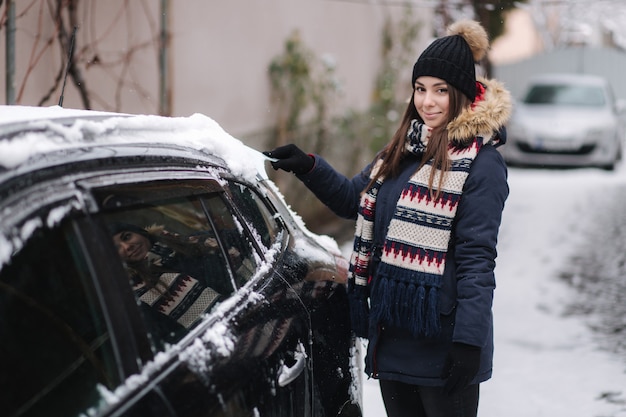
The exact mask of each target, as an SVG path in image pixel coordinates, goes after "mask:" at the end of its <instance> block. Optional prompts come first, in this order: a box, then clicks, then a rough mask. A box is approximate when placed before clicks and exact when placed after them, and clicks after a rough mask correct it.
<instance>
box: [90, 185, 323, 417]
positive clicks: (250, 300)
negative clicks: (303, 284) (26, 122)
mask: <svg viewBox="0 0 626 417" xmlns="http://www.w3.org/2000/svg"><path fill="white" fill-rule="evenodd" d="M159 175H160V176H162V177H161V179H156V178H153V179H152V181H146V182H132V180H130V179H129V178H128V177H126V178H124V179H122V178H120V177H111V178H109V179H108V180H107V181H109V182H111V183H114V184H115V185H113V186H101V183H102V182H103V180H102V178H99V179H98V181H97V182H98V184H100V185H98V186H94V184H93V183H92V184H90V183H89V181H83V182H82V183H81V187H83V188H86V189H89V190H90V193H91V194H92V196H93V198H94V200H95V204H96V205H97V206H98V213H97V214H95V215H94V216H93V217H94V221H95V222H96V223H97V226H96V229H98V230H94V231H93V234H94V235H99V236H100V238H99V240H101V242H105V241H107V240H108V239H111V235H112V234H114V233H115V235H117V233H116V232H117V230H119V229H118V227H117V225H118V224H119V223H125V224H128V223H132V224H134V225H135V226H137V225H139V226H140V227H142V228H144V229H149V231H150V233H151V239H154V240H161V239H163V242H165V243H164V244H167V245H170V246H174V245H178V246H176V247H177V250H176V251H175V252H177V254H182V253H185V254H187V253H189V254H190V255H189V256H187V257H186V259H185V261H186V262H187V261H189V262H188V263H189V264H190V265H191V267H190V269H187V270H186V272H185V276H188V277H190V278H193V279H194V280H196V281H198V282H199V283H200V284H202V285H204V286H205V287H210V288H211V289H212V290H214V292H215V293H218V294H219V296H218V297H217V298H216V299H215V301H214V302H212V303H210V305H206V306H204V307H202V308H199V309H197V312H199V313H198V314H197V317H196V320H184V321H181V320H180V317H187V316H188V314H187V313H185V314H181V315H180V316H179V315H175V314H173V313H172V314H169V317H165V316H166V315H165V314H162V313H163V310H164V309H161V311H159V312H155V311H154V309H151V308H150V307H149V306H148V304H149V303H148V302H146V299H145V297H144V296H145V293H144V294H142V295H138V299H137V305H138V307H139V310H140V313H139V314H140V316H141V317H142V320H143V321H144V325H145V328H146V329H147V334H145V335H141V334H138V335H137V338H138V339H141V338H142V337H143V338H144V339H145V340H147V343H148V344H149V346H150V349H149V350H147V351H143V352H142V356H141V357H140V358H138V359H139V360H140V361H141V362H142V367H141V369H140V370H139V376H138V379H141V380H150V381H158V388H159V392H160V393H163V395H164V396H165V397H166V398H167V400H168V402H169V406H170V407H171V409H172V410H174V411H175V412H176V414H177V415H178V416H181V417H182V416H247V415H249V416H255V415H258V414H259V413H260V414H261V415H264V416H312V415H316V414H315V410H314V404H313V402H312V369H311V362H310V358H311V355H310V349H311V343H312V340H311V332H310V317H309V313H308V311H307V310H306V308H305V307H304V305H303V303H302V300H300V298H299V296H298V294H297V293H296V291H295V290H294V289H293V288H292V287H291V285H290V283H289V282H288V281H287V280H285V279H283V277H282V273H278V271H277V270H276V269H277V268H291V271H289V272H288V273H289V274H290V275H294V274H296V275H297V274H301V278H303V277H304V274H305V273H306V271H305V270H302V271H298V269H297V265H298V264H297V263H293V264H291V265H290V264H289V263H286V264H285V259H289V258H290V257H293V254H289V253H283V252H284V250H285V248H286V247H287V245H286V243H287V242H288V240H289V236H288V235H287V232H286V230H285V229H284V228H281V225H280V223H279V222H278V221H277V218H276V215H275V213H260V214H259V215H260V216H261V217H262V218H263V219H265V221H264V223H263V225H264V227H259V226H258V224H259V222H256V223H257V226H255V225H254V224H252V222H250V221H249V220H247V219H246V218H245V217H243V216H241V215H240V214H241V211H240V209H239V208H235V207H234V206H233V203H234V201H233V200H231V199H229V198H228V197H227V196H226V195H225V192H224V189H223V188H222V185H221V183H220V182H218V181H216V180H214V179H213V180H212V179H209V178H207V179H199V178H197V177H196V178H194V179H189V180H184V179H181V178H178V179H177V180H176V181H170V180H165V179H164V178H168V176H167V173H160V174H159ZM179 175H180V174H179ZM196 175H197V174H196ZM139 177H140V176H139V175H138V176H137V178H139ZM141 177H142V178H145V177H146V175H142V176H141ZM249 209H250V207H248V208H247V209H246V210H249ZM266 209H267V210H269V208H266ZM114 226H115V227H114ZM126 227H128V226H126ZM164 238H167V239H164ZM103 244H104V243H103ZM108 244H109V245H110V247H109V250H112V249H111V247H112V245H113V243H112V242H110V241H109V243H108ZM190 245H191V246H194V248H193V249H188V248H187V247H188V246H190ZM95 246H96V247H97V245H95ZM94 251H95V250H94ZM94 251H92V252H94ZM192 255H194V256H192ZM195 255H197V256H195ZM167 256H169V255H167ZM189 258H193V259H189ZM165 259H166V258H164V257H161V258H159V260H158V262H159V265H165V264H166V261H165ZM168 259H169V258H168ZM106 262H107V263H109V264H116V265H117V267H116V268H115V269H117V270H119V269H120V268H122V265H125V266H126V267H128V262H126V263H125V264H124V263H123V262H122V259H121V258H120V257H119V256H117V257H116V256H113V257H112V258H111V259H109V260H107V261H106ZM174 264H178V263H177V262H174V263H172V265H174ZM181 264H182V262H181ZM177 272H178V271H177ZM111 274H112V275H115V277H111V278H112V279H118V280H119V276H118V275H119V273H118V272H115V271H113V272H111ZM168 274H171V271H168ZM123 277H124V279H125V280H128V276H127V275H123ZM135 284H137V283H136V282H135ZM135 284H133V289H135V288H136V287H137V285H135ZM137 294H138V293H136V295H137ZM142 297H143V298H142ZM155 297H156V298H158V297H159V295H158V294H157V295H156V296H155ZM151 300H153V299H151ZM198 303H199V302H198ZM154 304H156V303H153V305H154ZM161 305H162V304H161ZM205 307H206V308H205ZM175 310H180V309H178V308H172V309H171V311H175ZM168 311H169V310H168ZM165 322H167V323H166V324H164V323H165ZM181 323H184V325H183V326H182V327H181V325H180V324H181ZM137 345H138V346H141V345H142V343H141V342H137Z"/></svg>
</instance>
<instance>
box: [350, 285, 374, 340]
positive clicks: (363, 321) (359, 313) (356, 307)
mask: <svg viewBox="0 0 626 417" xmlns="http://www.w3.org/2000/svg"><path fill="white" fill-rule="evenodd" d="M348 300H349V302H350V323H351V327H352V331H353V332H354V334H355V335H356V336H357V337H362V338H365V339H367V337H368V327H369V316H370V311H369V303H368V301H367V294H366V288H358V287H357V288H353V289H352V291H349V292H348Z"/></svg>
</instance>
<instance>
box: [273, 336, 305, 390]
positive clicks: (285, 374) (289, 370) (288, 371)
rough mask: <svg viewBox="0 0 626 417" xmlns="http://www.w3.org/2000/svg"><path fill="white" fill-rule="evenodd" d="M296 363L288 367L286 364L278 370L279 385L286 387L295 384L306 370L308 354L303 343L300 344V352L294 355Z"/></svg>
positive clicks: (297, 351)
mask: <svg viewBox="0 0 626 417" xmlns="http://www.w3.org/2000/svg"><path fill="white" fill-rule="evenodd" d="M294 359H295V360H296V362H295V363H294V364H293V365H292V366H287V365H286V364H285V363H284V362H283V363H282V364H281V365H280V368H279V369H278V385H279V386H281V387H284V386H286V385H288V384H290V383H291V382H293V381H294V380H295V379H296V378H297V377H298V376H299V375H300V374H301V373H302V371H303V370H304V367H305V365H306V352H305V351H304V346H302V343H299V344H298V350H296V352H295V354H294Z"/></svg>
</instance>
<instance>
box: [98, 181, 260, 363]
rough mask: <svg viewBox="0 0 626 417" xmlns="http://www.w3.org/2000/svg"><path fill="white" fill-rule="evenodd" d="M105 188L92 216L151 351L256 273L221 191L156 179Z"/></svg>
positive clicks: (249, 244) (254, 259) (243, 236)
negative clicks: (114, 256) (122, 275)
mask: <svg viewBox="0 0 626 417" xmlns="http://www.w3.org/2000/svg"><path fill="white" fill-rule="evenodd" d="M107 193H109V194H108V195H106V196H104V197H103V198H102V201H101V205H102V207H103V211H102V213H101V214H100V215H99V216H100V217H101V219H102V220H103V221H104V223H105V225H106V227H107V232H108V233H109V235H110V236H111V242H112V243H113V245H114V246H115V249H116V252H117V253H118V255H119V260H118V261H119V262H122V263H123V266H124V268H125V270H126V272H127V273H128V278H129V282H130V284H131V285H132V288H133V292H134V294H135V297H136V298H137V301H138V305H139V307H140V309H141V311H142V316H143V318H144V321H145V322H146V326H147V328H148V330H149V332H150V336H151V340H152V342H153V345H154V347H155V350H157V351H158V350H163V349H165V348H166V347H167V345H168V344H172V343H176V342H177V341H179V340H180V339H181V338H182V337H184V336H185V335H186V334H187V333H188V332H189V331H190V330H191V329H192V328H194V327H195V326H196V325H197V324H199V323H200V322H201V321H202V319H203V318H204V317H205V315H206V314H209V313H210V312H211V311H212V310H213V309H214V308H215V307H216V306H217V305H219V304H220V303H221V302H222V301H224V300H225V299H227V298H228V297H229V296H230V295H231V294H233V293H234V291H235V290H236V288H238V287H239V286H241V285H243V284H245V282H247V281H248V280H249V279H250V277H252V276H253V275H254V273H255V272H256V270H257V266H258V256H259V255H258V254H257V253H256V251H255V249H254V246H253V244H252V242H251V238H250V237H248V236H247V234H246V233H247V232H246V230H245V229H244V228H243V227H242V226H241V224H240V223H239V221H238V220H237V218H236V217H235V216H234V214H233V210H232V208H231V207H230V206H229V205H228V204H227V200H226V199H225V198H224V196H223V192H218V191H215V192H212V189H211V187H208V188H206V187H203V185H202V184H180V183H178V184H171V183H162V184H147V185H144V186H143V187H142V186H141V185H133V186H130V187H125V188H124V187H118V188H117V189H108V190H107Z"/></svg>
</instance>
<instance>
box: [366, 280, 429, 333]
mask: <svg viewBox="0 0 626 417" xmlns="http://www.w3.org/2000/svg"><path fill="white" fill-rule="evenodd" d="M426 281H431V280H429V279H426V280H418V281H417V282H416V281H404V280H400V279H397V277H392V276H389V275H386V274H379V275H378V276H377V282H376V291H375V299H373V300H372V311H371V312H370V315H371V320H372V321H373V322H376V323H381V324H385V325H389V326H395V327H402V328H405V329H408V330H409V331H410V333H411V335H413V336H414V337H427V338H431V337H435V336H437V335H439V333H440V331H441V324H440V320H439V308H438V304H439V303H438V300H439V290H438V288H437V287H436V286H434V285H432V284H429V283H427V282H426Z"/></svg>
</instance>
